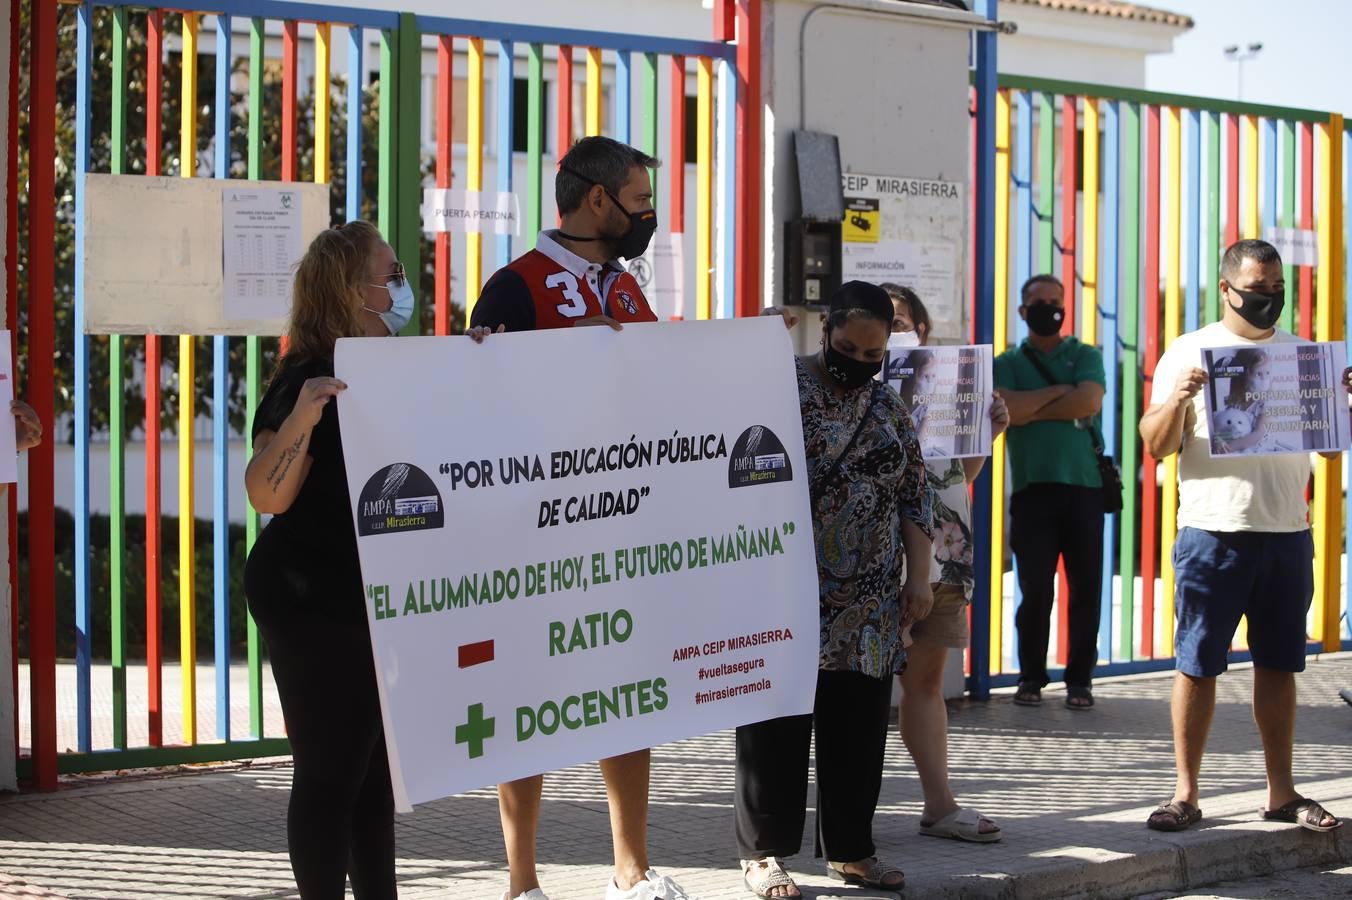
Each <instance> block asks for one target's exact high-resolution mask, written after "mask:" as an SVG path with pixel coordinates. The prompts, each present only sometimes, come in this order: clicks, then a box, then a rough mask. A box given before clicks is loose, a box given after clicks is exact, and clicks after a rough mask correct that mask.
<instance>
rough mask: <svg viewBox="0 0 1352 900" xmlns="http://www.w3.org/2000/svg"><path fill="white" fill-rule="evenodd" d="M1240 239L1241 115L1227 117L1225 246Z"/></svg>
mask: <svg viewBox="0 0 1352 900" xmlns="http://www.w3.org/2000/svg"><path fill="white" fill-rule="evenodd" d="M1237 240H1239V116H1238V115H1236V114H1234V113H1229V114H1227V115H1226V117H1225V246H1227V247H1229V246H1230V245H1231V244H1233V243H1234V242H1235V241H1237Z"/></svg>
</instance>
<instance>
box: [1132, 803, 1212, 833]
mask: <svg viewBox="0 0 1352 900" xmlns="http://www.w3.org/2000/svg"><path fill="white" fill-rule="evenodd" d="M1200 821H1202V810H1201V809H1200V808H1199V807H1196V806H1193V805H1192V804H1191V803H1189V802H1188V801H1186V800H1171V801H1170V802H1168V803H1164V804H1161V805H1160V807H1159V808H1158V809H1156V810H1155V811H1154V812H1152V813H1151V814H1150V818H1148V819H1146V820H1145V826H1146V827H1147V828H1152V829H1154V830H1155V831H1183V830H1184V829H1186V828H1190V827H1191V826H1193V825H1196V824H1197V823H1198V822H1200Z"/></svg>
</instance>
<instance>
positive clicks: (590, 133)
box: [586, 47, 601, 137]
mask: <svg viewBox="0 0 1352 900" xmlns="http://www.w3.org/2000/svg"><path fill="white" fill-rule="evenodd" d="M586 126H587V137H594V136H596V135H598V134H600V133H601V48H600V47H588V48H587V118H586Z"/></svg>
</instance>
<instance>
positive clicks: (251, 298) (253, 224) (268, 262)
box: [221, 187, 303, 322]
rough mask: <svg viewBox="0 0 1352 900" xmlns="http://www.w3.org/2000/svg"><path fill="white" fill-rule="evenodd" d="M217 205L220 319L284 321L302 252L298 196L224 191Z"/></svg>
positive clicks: (280, 192) (249, 191)
mask: <svg viewBox="0 0 1352 900" xmlns="http://www.w3.org/2000/svg"><path fill="white" fill-rule="evenodd" d="M222 201H223V202H222V204H221V210H222V215H223V217H224V218H223V226H224V227H223V229H222V232H221V243H222V251H223V252H222V257H223V260H224V265H225V276H224V280H223V286H224V295H223V297H222V315H223V316H224V318H225V320H226V321H227V322H243V321H249V320H255V319H284V318H286V315H287V312H288V311H289V310H290V309H291V281H292V278H294V277H295V266H296V263H298V262H299V261H300V257H301V253H302V252H303V248H302V246H301V231H302V224H301V209H300V206H301V204H300V194H299V193H297V192H296V191H287V190H266V189H264V190H258V189H248V190H241V189H239V188H232V187H225V188H223V189H222Z"/></svg>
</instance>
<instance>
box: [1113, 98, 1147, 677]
mask: <svg viewBox="0 0 1352 900" xmlns="http://www.w3.org/2000/svg"><path fill="white" fill-rule="evenodd" d="M1120 108H1121V111H1122V115H1121V119H1122V134H1123V141H1122V156H1121V159H1122V163H1121V168H1120V170H1119V173H1120V174H1119V177H1120V178H1121V179H1122V180H1121V184H1122V200H1121V202H1122V266H1121V272H1122V294H1121V296H1120V298H1119V299H1120V304H1119V306H1118V311H1119V312H1118V315H1119V319H1118V328H1119V333H1120V334H1121V340H1122V419H1121V421H1122V472H1123V474H1124V475H1125V476H1126V481H1127V484H1129V485H1135V484H1136V483H1137V470H1138V468H1139V466H1140V462H1141V454H1140V449H1139V448H1140V440H1139V438H1138V437H1137V432H1136V422H1137V421H1138V419H1139V418H1140V408H1141V393H1140V392H1141V375H1140V343H1139V339H1140V319H1141V315H1140V312H1141V108H1140V106H1138V105H1137V104H1135V103H1122V104H1121V106H1120ZM1137 517H1138V506H1137V502H1136V491H1135V490H1128V491H1126V492H1125V494H1124V495H1123V497H1122V516H1121V528H1120V529H1119V531H1120V534H1121V543H1120V544H1119V545H1118V546H1119V551H1120V555H1119V559H1118V568H1117V571H1118V574H1119V575H1120V576H1121V591H1122V594H1121V600H1120V604H1121V608H1120V612H1119V617H1120V621H1119V624H1118V626H1117V633H1118V648H1117V652H1118V656H1120V657H1121V658H1122V659H1123V660H1130V659H1132V658H1133V657H1134V656H1135V652H1134V646H1135V621H1134V616H1133V613H1134V612H1135V609H1136V579H1135V577H1134V576H1135V573H1136V567H1137V560H1136V541H1137V535H1138V534H1139V533H1140V528H1139V527H1138V524H1137ZM1141 577H1142V578H1152V577H1154V573H1153V572H1142V573H1141Z"/></svg>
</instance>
